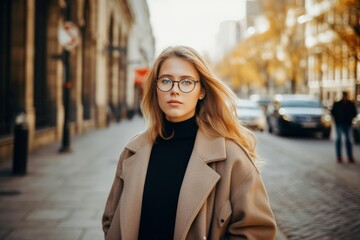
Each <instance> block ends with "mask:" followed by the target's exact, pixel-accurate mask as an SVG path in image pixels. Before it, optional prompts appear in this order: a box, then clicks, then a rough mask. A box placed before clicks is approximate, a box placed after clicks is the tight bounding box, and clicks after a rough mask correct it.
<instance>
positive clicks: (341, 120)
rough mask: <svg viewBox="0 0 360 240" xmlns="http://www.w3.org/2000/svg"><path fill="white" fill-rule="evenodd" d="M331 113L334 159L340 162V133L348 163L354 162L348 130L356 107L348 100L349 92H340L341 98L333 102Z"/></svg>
mask: <svg viewBox="0 0 360 240" xmlns="http://www.w3.org/2000/svg"><path fill="white" fill-rule="evenodd" d="M331 115H332V116H333V117H334V121H335V125H336V141H335V149H336V160H337V162H338V163H342V161H343V159H342V154H341V152H342V151H341V149H342V135H343V134H344V136H345V146H346V153H347V156H348V161H349V162H350V163H355V159H354V157H353V152H352V143H351V140H350V130H351V123H352V119H353V118H354V117H355V116H356V107H355V104H354V103H353V102H352V101H351V100H349V93H348V92H346V91H344V92H343V93H342V99H341V100H340V101H338V102H335V103H334V104H333V107H332V109H331Z"/></svg>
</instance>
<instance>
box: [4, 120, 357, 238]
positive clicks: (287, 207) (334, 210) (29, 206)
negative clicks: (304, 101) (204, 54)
mask: <svg viewBox="0 0 360 240" xmlns="http://www.w3.org/2000/svg"><path fill="white" fill-rule="evenodd" d="M143 128H144V122H143V119H142V118H140V117H137V116H136V117H135V118H134V119H133V120H132V121H128V120H124V121H122V122H120V123H119V124H115V123H114V124H112V125H111V126H110V127H109V128H105V129H100V130H94V131H90V132H88V133H85V134H82V135H79V136H76V137H74V138H73V139H72V149H73V152H72V153H69V154H59V153H58V149H59V146H60V144H59V143H55V144H50V145H47V146H45V147H43V148H41V149H37V150H36V151H34V152H33V153H32V154H31V155H30V156H29V166H28V174H27V175H26V176H23V177H21V176H12V175H11V161H5V162H1V163H0V239H4V240H11V239H12V240H25V239H29V240H30V239H31V240H34V239H36V240H43V239H52V240H56V239H59V240H67V239H69V240H70V239H71V240H91V239H94V240H95V239H96V240H98V239H102V238H103V233H102V230H101V216H102V211H103V208H104V204H105V200H106V197H107V194H108V192H109V189H110V186H111V183H112V180H113V177H114V173H115V169H116V163H117V159H118V156H119V154H120V152H121V150H122V149H123V147H124V146H125V144H126V143H127V142H128V140H129V139H130V138H131V137H132V136H133V135H134V134H135V133H137V132H139V131H140V130H142V129H143ZM256 135H257V142H258V144H257V148H258V154H259V155H260V157H261V159H262V160H264V162H265V164H264V165H263V166H262V168H261V171H262V176H263V179H264V182H265V185H266V187H267V190H268V193H269V197H270V201H271V206H272V208H273V210H274V213H275V217H276V219H277V223H278V226H279V228H280V230H281V232H280V234H279V237H278V239H289V240H295V239H296V240H297V239H299V240H303V239H317V240H318V239H320V240H327V239H329V240H330V239H331V240H332V239H341V240H346V239H349V240H352V239H360V220H359V215H360V203H359V199H360V185H359V183H360V174H359V173H360V145H354V156H355V158H356V159H357V161H358V162H357V164H356V165H350V164H348V163H344V164H342V165H339V164H336V161H335V146H334V140H333V138H332V139H331V140H323V139H317V138H310V137H300V138H296V137H278V136H274V135H270V134H268V133H266V132H264V133H260V132H259V133H256Z"/></svg>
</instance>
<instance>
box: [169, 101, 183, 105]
mask: <svg viewBox="0 0 360 240" xmlns="http://www.w3.org/2000/svg"><path fill="white" fill-rule="evenodd" d="M167 103H168V104H170V105H179V104H182V102H180V101H177V100H170V101H168V102H167Z"/></svg>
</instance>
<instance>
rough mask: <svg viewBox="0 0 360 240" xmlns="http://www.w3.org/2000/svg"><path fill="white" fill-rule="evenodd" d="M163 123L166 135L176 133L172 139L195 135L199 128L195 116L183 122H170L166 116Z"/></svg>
mask: <svg viewBox="0 0 360 240" xmlns="http://www.w3.org/2000/svg"><path fill="white" fill-rule="evenodd" d="M163 123H164V130H165V134H164V135H165V137H169V136H171V135H172V134H173V133H174V135H173V137H172V138H170V139H184V138H191V137H195V136H196V133H197V130H198V126H197V124H196V117H195V116H194V117H192V118H189V119H187V120H184V121H181V122H170V121H168V120H167V119H166V118H164V120H163Z"/></svg>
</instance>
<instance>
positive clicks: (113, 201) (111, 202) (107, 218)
mask: <svg viewBox="0 0 360 240" xmlns="http://www.w3.org/2000/svg"><path fill="white" fill-rule="evenodd" d="M127 153H128V150H126V149H125V150H124V151H123V152H122V153H121V155H120V159H119V161H118V165H117V169H116V174H115V179H114V182H113V184H112V187H111V189H110V193H109V196H108V198H107V201H106V204H105V210H104V213H103V217H102V229H103V231H104V234H105V236H106V234H107V232H108V230H109V228H110V226H111V223H112V220H113V217H114V214H115V211H116V208H117V207H118V203H119V200H120V196H121V193H122V189H123V181H122V179H121V178H120V176H121V174H122V163H123V161H124V159H125V157H126V155H127Z"/></svg>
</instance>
